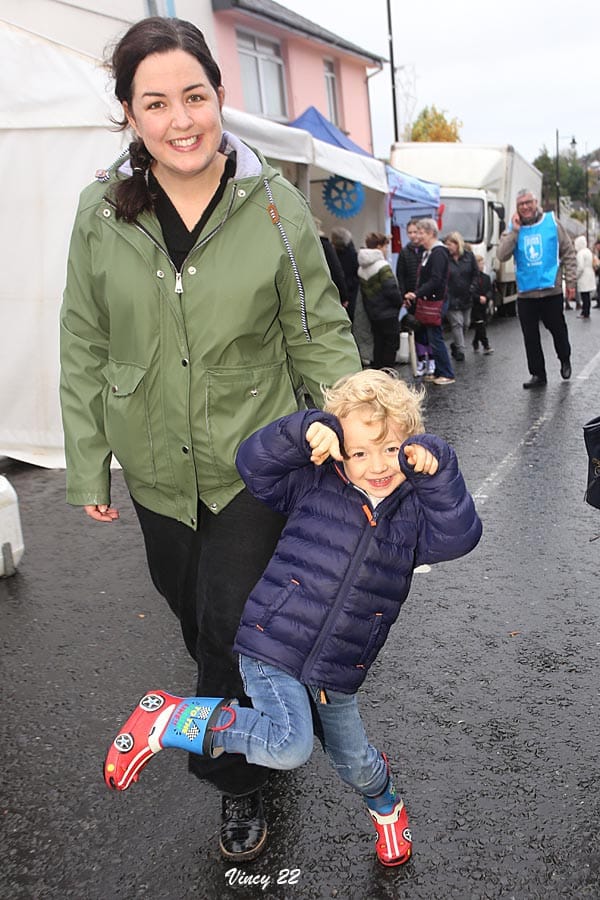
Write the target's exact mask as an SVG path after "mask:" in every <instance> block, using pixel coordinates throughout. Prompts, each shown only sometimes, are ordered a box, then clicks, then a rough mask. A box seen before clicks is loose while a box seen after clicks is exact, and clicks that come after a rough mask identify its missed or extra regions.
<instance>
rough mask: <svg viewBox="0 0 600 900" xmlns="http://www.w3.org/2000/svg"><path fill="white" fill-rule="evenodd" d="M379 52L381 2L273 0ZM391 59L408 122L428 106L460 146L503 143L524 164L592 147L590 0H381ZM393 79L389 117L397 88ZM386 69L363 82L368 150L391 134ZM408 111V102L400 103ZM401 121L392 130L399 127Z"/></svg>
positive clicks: (599, 15)
mask: <svg viewBox="0 0 600 900" xmlns="http://www.w3.org/2000/svg"><path fill="white" fill-rule="evenodd" d="M279 2H281V3H282V5H283V6H287V7H288V8H289V9H293V10H295V11H296V12H298V13H300V14H301V15H303V16H305V17H306V18H307V19H310V20H311V21H313V22H317V23H318V24H319V25H322V26H323V27H324V28H327V29H329V30H330V31H333V32H335V33H337V34H339V35H340V36H341V37H344V38H346V39H347V40H349V41H352V43H355V44H358V46H360V47H363V48H364V49H366V50H370V51H372V52H374V53H376V54H377V55H380V56H383V57H385V58H386V59H387V58H389V52H388V49H389V45H388V27H387V2H386V0H279ZM391 8H392V28H393V34H394V62H395V65H396V67H399V66H405V67H406V69H405V70H404V71H405V72H406V73H407V74H408V79H407V80H408V84H409V86H410V84H411V82H412V87H413V88H414V93H415V94H416V102H415V104H414V114H413V118H414V117H415V116H416V115H417V114H418V113H419V111H420V110H421V109H423V107H424V106H430V105H431V104H435V105H436V106H437V107H438V109H442V110H444V111H445V112H446V115H447V117H448V118H457V119H459V120H460V121H461V122H462V123H463V127H462V129H461V132H460V134H461V139H462V140H463V141H464V142H465V143H477V144H513V146H514V147H515V148H516V149H517V150H518V151H519V152H520V153H521V154H523V156H525V157H526V159H528V160H529V161H530V162H531V161H532V160H533V159H534V158H535V157H536V156H537V155H538V153H539V151H540V149H541V147H542V146H543V145H546V147H547V148H548V150H549V152H550V154H551V155H553V154H554V152H555V146H556V129H558V130H559V136H560V139H559V147H560V150H561V152H562V151H565V150H567V149H568V148H569V143H570V141H571V137H572V136H575V138H576V140H577V152H578V154H584V153H586V152H588V153H589V152H591V151H592V150H595V149H596V148H598V147H600V115H599V105H600V3H599V2H598V0H578V2H576V3H568V2H565V0H545V2H541V0H499V2H492V0H479V2H478V3H477V2H475V3H473V2H465V0H429V2H418V0H391ZM401 79H402V74H399V76H398V81H397V88H396V90H397V93H398V114H399V119H400V122H401V121H402V119H403V117H404V112H403V107H404V106H405V103H404V99H403V98H404V92H403V86H402V85H401V84H400V80H401ZM391 97H392V95H391V78H390V72H389V67H387V66H386V68H385V69H384V71H383V72H381V73H380V74H378V75H376V76H375V77H374V78H372V79H371V111H372V117H373V137H374V143H375V155H376V156H387V155H388V154H389V147H390V144H391V142H392V141H393V139H394V125H393V112H392V99H391ZM408 106H409V108H410V102H408ZM400 127H401V126H400Z"/></svg>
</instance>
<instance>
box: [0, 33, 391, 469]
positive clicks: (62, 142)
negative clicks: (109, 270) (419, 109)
mask: <svg viewBox="0 0 600 900" xmlns="http://www.w3.org/2000/svg"><path fill="white" fill-rule="evenodd" d="M0 54H1V58H2V67H1V68H0V86H1V87H0V166H2V171H4V173H5V175H4V185H3V210H2V213H3V214H2V216H1V218H0V242H1V244H0V245H1V246H2V248H3V250H4V253H3V257H4V266H3V273H2V274H3V277H2V280H1V282H0V360H1V364H2V369H1V377H0V456H8V457H12V458H14V459H19V460H22V461H25V462H29V463H33V464H36V465H40V466H47V467H50V468H55V467H62V466H63V465H64V456H63V452H62V428H61V423H60V412H59V404H58V377H59V375H58V372H59V365H58V312H59V307H60V303H61V297H62V291H63V286H64V281H65V271H66V258H67V251H68V244H69V237H70V232H71V227H72V223H73V217H74V214H75V209H76V206H77V199H78V196H79V192H80V191H81V189H82V188H83V187H84V186H85V185H86V184H88V183H89V182H90V181H91V180H92V179H93V177H94V172H95V170H96V169H97V168H102V167H104V166H106V165H109V164H110V163H112V162H113V161H114V160H115V159H116V158H117V156H118V155H119V153H120V152H121V150H122V148H123V145H124V143H125V141H126V140H127V138H126V137H125V136H124V134H123V133H122V132H115V131H113V130H111V129H110V122H109V120H110V115H111V112H112V113H113V114H115V113H117V114H118V109H115V107H114V106H113V105H112V100H111V93H110V85H109V79H108V76H107V74H106V72H105V71H104V70H103V69H102V68H101V67H100V65H99V63H98V61H97V60H95V59H93V58H91V57H89V56H85V55H84V54H80V53H77V52H75V51H72V50H68V49H66V48H64V47H62V46H61V45H59V44H56V43H53V42H52V41H50V40H47V39H45V38H43V37H40V36H37V35H33V34H31V33H30V32H27V31H25V30H23V29H20V28H17V27H15V26H11V25H8V24H7V23H5V22H1V21H0ZM15 73H18V74H15ZM224 120H225V127H227V128H230V130H231V131H233V132H235V133H236V134H238V135H239V136H240V137H241V138H243V139H244V140H246V141H247V142H248V143H250V144H252V145H254V146H256V147H258V148H260V149H261V150H262V151H263V153H264V154H265V155H266V156H267V157H269V158H271V159H272V160H274V161H280V163H281V166H282V169H283V170H284V172H285V174H286V175H288V177H292V179H293V180H294V181H295V182H296V183H297V184H298V186H299V187H300V188H301V189H302V190H304V191H305V193H309V192H310V194H311V195H312V196H311V205H312V207H313V210H314V211H315V214H316V215H317V216H319V217H320V218H321V219H322V220H323V222H324V223H325V227H326V230H329V229H330V228H331V227H332V226H333V225H335V224H340V220H336V219H334V218H333V217H332V216H331V215H330V214H329V213H328V212H327V210H326V208H325V206H324V204H323V202H322V200H321V191H320V190H319V189H318V186H319V184H320V182H322V181H324V180H326V179H327V178H328V177H329V176H330V175H331V174H332V173H335V174H337V175H340V176H343V177H345V178H348V179H352V180H355V181H360V182H361V183H362V184H363V186H364V187H365V198H366V199H365V205H364V208H363V210H362V211H361V212H360V213H359V214H358V216H357V217H355V218H352V219H350V220H345V221H344V222H343V224H344V225H346V226H347V227H349V228H350V229H351V230H352V231H353V233H354V235H355V238H356V240H357V243H359V242H360V241H361V240H362V237H363V235H364V234H365V232H366V231H369V230H383V229H384V223H385V216H386V195H387V191H388V186H387V178H386V171H385V166H384V164H383V163H381V162H379V161H378V160H376V159H373V158H369V157H364V156H360V155H358V154H355V153H351V152H349V151H347V150H342V149H340V148H338V147H334V146H332V145H330V144H326V143H324V142H323V141H319V140H316V139H315V138H313V137H312V136H311V135H310V134H309V133H308V132H304V131H302V130H300V129H296V128H293V129H292V128H288V127H287V126H285V125H279V124H276V123H273V122H269V121H267V120H264V119H258V118H256V117H254V116H250V115H248V114H247V113H243V112H240V111H238V110H233V109H230V108H227V107H226V108H225V110H224ZM290 167H292V168H293V169H294V171H293V172H292V171H291V170H290Z"/></svg>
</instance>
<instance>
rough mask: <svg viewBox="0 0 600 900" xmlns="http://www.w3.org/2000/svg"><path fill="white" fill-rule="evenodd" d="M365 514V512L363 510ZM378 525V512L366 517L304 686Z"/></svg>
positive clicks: (302, 676) (307, 666) (308, 662)
mask: <svg viewBox="0 0 600 900" xmlns="http://www.w3.org/2000/svg"><path fill="white" fill-rule="evenodd" d="M363 512H364V510H363ZM376 525H377V510H374V511H373V512H372V514H371V516H370V517H369V516H367V515H365V528H364V531H363V533H362V536H361V538H360V541H359V543H358V546H357V548H356V551H355V553H354V556H353V558H352V565H351V566H350V568H349V569H348V571H347V572H346V575H345V576H344V580H343V581H342V583H341V585H340V588H339V590H338V592H337V596H336V598H335V600H334V602H333V604H332V606H331V609H330V610H329V612H328V614H327V618H326V619H325V621H324V623H323V627H322V628H321V631H320V634H319V636H318V638H317V640H316V641H315V644H314V646H313V648H312V650H311V651H310V653H309V655H308V656H307V657H306V659H305V660H304V665H303V666H302V672H301V674H300V678H299V680H300V681H302V682H303V684H310V682H311V678H310V670H311V668H312V666H313V663H314V661H315V659H317V657H318V656H319V653H320V652H321V647H322V646H323V644H324V643H325V641H326V640H327V638H328V637H329V635H330V632H331V629H330V628H329V625H330V623H331V622H334V621H335V619H336V618H337V614H338V611H339V609H340V607H341V606H343V604H344V601H345V600H346V589H347V588H348V586H349V585H352V584H353V583H354V576H355V574H356V571H357V569H359V568H360V566H361V565H362V563H363V560H364V558H365V556H366V554H367V550H368V547H369V544H370V543H371V541H372V539H373V535H374V531H375V528H374V526H376Z"/></svg>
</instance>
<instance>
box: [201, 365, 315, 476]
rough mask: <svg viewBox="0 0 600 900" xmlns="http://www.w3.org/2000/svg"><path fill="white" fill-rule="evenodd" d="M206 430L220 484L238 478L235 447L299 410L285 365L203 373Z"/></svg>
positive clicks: (213, 370) (236, 448) (214, 370)
mask: <svg viewBox="0 0 600 900" xmlns="http://www.w3.org/2000/svg"><path fill="white" fill-rule="evenodd" d="M206 379H207V381H206V427H207V431H208V442H209V451H210V458H211V462H212V466H213V470H214V472H215V473H216V475H217V477H218V479H219V482H220V484H224V485H228V484H232V483H233V482H234V481H236V480H237V479H238V478H239V474H238V471H237V469H236V467H235V457H236V453H237V450H238V447H239V446H240V444H241V443H242V441H243V440H245V439H246V438H247V437H249V436H250V435H251V434H254V432H255V431H257V430H258V429H259V428H262V426H263V425H268V424H269V423H270V422H272V421H273V420H274V419H278V418H279V417H280V416H285V415H288V414H289V413H291V412H295V411H296V410H297V409H298V402H297V399H296V394H295V390H294V385H293V384H292V381H291V378H290V373H289V371H288V368H287V362H281V363H276V364H274V365H268V366H248V367H247V368H239V369H233V370H232V369H223V370H220V369H210V370H209V371H208V372H207V374H206Z"/></svg>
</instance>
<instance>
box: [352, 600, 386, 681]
mask: <svg viewBox="0 0 600 900" xmlns="http://www.w3.org/2000/svg"><path fill="white" fill-rule="evenodd" d="M385 634H386V630H385V624H384V621H383V613H380V612H378V613H375V615H374V616H373V618H372V619H371V631H370V633H369V637H368V640H367V643H366V644H365V646H364V649H363V652H362V654H361V657H360V659H359V661H358V662H357V663H356V668H357V669H366V668H368V667H369V666H370V665H371V663H372V662H373V660H374V659H375V656H376V655H377V651H378V650H379V648H380V647H381V644H382V642H383V640H384V638H385Z"/></svg>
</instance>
